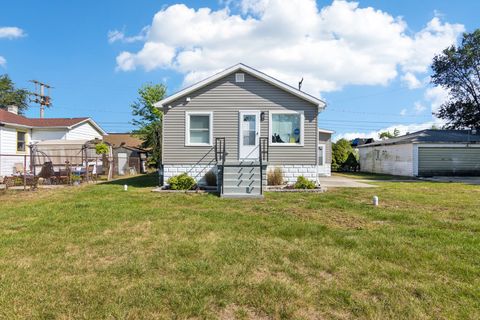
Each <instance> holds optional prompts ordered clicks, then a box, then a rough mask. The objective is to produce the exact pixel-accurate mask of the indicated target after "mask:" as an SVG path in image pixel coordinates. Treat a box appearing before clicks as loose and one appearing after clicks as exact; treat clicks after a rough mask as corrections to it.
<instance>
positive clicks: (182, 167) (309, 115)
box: [156, 64, 332, 196]
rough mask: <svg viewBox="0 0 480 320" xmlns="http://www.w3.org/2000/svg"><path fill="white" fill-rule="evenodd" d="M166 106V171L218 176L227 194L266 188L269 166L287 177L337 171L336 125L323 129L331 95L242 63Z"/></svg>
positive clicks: (257, 192) (173, 97)
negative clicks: (320, 120)
mask: <svg viewBox="0 0 480 320" xmlns="http://www.w3.org/2000/svg"><path fill="white" fill-rule="evenodd" d="M156 106H157V107H158V108H162V109H163V112H164V118H163V119H164V120H163V121H164V125H163V144H162V146H163V155H162V156H163V159H162V160H163V161H162V164H163V175H164V181H167V180H168V178H170V177H172V176H175V175H178V174H180V173H183V172H186V173H188V174H189V175H190V176H193V177H195V179H196V180H197V182H198V183H199V184H202V183H204V176H205V174H206V173H207V172H208V171H212V172H214V173H215V174H216V175H217V181H218V184H219V187H220V190H221V194H222V195H224V196H235V195H253V196H260V195H261V194H262V189H263V188H262V186H263V185H266V172H267V171H268V170H271V169H273V168H275V167H281V168H282V170H283V173H284V178H285V181H286V182H288V183H293V182H295V181H296V179H297V177H298V176H300V175H303V176H305V177H306V178H308V179H310V180H312V181H316V180H317V178H318V176H319V175H330V163H331V151H330V148H331V145H330V136H331V133H332V131H328V130H320V131H319V129H318V114H319V113H320V112H321V111H322V110H323V109H324V108H325V102H323V101H322V100H320V99H318V98H315V97H313V96H311V95H309V94H307V93H305V92H303V91H300V90H298V89H296V88H294V87H291V86H289V85H287V84H285V83H283V82H281V81H279V80H277V79H275V78H273V77H270V76H268V75H266V74H265V73H262V72H260V71H258V70H255V69H253V68H251V67H248V66H246V65H244V64H238V65H235V66H233V67H231V68H228V69H226V70H224V71H222V72H220V73H217V74H215V75H213V76H212V77H209V78H207V79H205V80H203V81H200V82H198V83H197V84H195V85H192V86H190V87H188V88H186V89H183V90H181V91H179V92H177V93H175V94H173V95H171V96H170V97H167V98H165V99H163V100H162V101H159V102H158V103H156Z"/></svg>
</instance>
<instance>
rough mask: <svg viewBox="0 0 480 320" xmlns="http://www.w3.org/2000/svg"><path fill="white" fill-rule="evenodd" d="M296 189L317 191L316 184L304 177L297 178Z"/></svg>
mask: <svg viewBox="0 0 480 320" xmlns="http://www.w3.org/2000/svg"><path fill="white" fill-rule="evenodd" d="M294 187H295V189H315V182H313V181H310V180H308V179H307V178H305V177H304V176H300V177H298V178H297V182H295V186H294Z"/></svg>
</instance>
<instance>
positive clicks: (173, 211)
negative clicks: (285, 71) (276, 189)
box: [0, 176, 480, 319]
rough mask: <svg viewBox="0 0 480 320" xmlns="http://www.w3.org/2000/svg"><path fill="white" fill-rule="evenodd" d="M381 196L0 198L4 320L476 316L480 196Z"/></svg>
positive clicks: (142, 190)
mask: <svg viewBox="0 0 480 320" xmlns="http://www.w3.org/2000/svg"><path fill="white" fill-rule="evenodd" d="M124 183H127V184H128V185H129V190H128V191H127V192H124V191H123V187H122V186H123V184H124ZM376 184H377V185H378V186H379V187H378V188H374V189H346V188H345V189H337V190H334V191H331V192H327V193H324V194H311V193H294V194H293V193H292V194H290V193H270V194H267V195H266V198H265V199H264V200H258V201H256V200H255V201H252V200H233V199H220V198H218V197H216V196H214V195H208V194H161V193H152V192H150V190H151V186H152V185H155V178H154V177H152V176H150V177H138V178H133V179H132V180H121V181H118V182H114V183H110V184H102V185H95V186H86V187H78V188H75V187H71V188H67V189H63V190H42V191H39V192H25V193H23V192H17V193H7V194H5V195H0V201H1V202H0V203H1V204H0V318H5V319H12V318H17V319H20V318H28V319H31V318H42V319H70V318H80V319H98V318H112V319H120V318H121V319H138V318H144V319H145V318H147V319H148V318H155V319H171V318H177V319H178V318H180V319H184V318H200V319H216V318H220V319H250V318H266V319H268V318H274V319H318V318H331V319H358V318H364V319H372V318H373V319H389V318H390V319H402V318H403V319H412V318H416V319H422V318H424V319H428V318H430V319H450V318H461V319H469V318H470V319H475V318H476V319H478V318H480V311H479V310H480V259H479V257H480V236H479V233H480V205H479V204H480V202H479V199H480V188H479V187H475V186H467V185H462V184H442V183H431V182H430V183H429V182H415V183H401V182H380V183H376ZM374 194H376V195H378V196H379V198H380V206H379V207H377V208H375V207H373V206H371V205H370V201H371V198H372V196H373V195H374Z"/></svg>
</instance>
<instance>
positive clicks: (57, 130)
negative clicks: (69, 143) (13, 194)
mask: <svg viewBox="0 0 480 320" xmlns="http://www.w3.org/2000/svg"><path fill="white" fill-rule="evenodd" d="M104 134H106V133H105V131H104V130H103V129H102V128H101V127H100V126H98V124H96V123H95V122H94V121H93V120H92V119H90V118H42V119H34V118H26V117H24V116H21V115H18V114H17V109H16V108H14V107H9V110H8V111H7V110H3V109H0V177H2V176H6V175H11V174H13V173H15V172H16V171H18V168H19V166H20V167H21V166H23V163H24V162H26V165H27V167H29V165H30V157H29V151H30V150H29V147H28V145H29V144H31V143H37V142H40V141H45V140H93V139H103V135H104Z"/></svg>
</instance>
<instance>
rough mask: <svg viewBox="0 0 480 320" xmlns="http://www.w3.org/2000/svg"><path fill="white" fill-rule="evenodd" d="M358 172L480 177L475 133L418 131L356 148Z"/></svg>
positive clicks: (478, 139) (479, 144)
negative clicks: (358, 163)
mask: <svg viewBox="0 0 480 320" xmlns="http://www.w3.org/2000/svg"><path fill="white" fill-rule="evenodd" d="M358 149H359V155H360V170H361V171H364V172H373V173H386V174H391V175H401V176H418V177H425V176H460V175H463V176H465V175H475V176H479V175H480V134H479V132H477V131H475V130H422V131H418V132H414V133H411V134H407V135H404V136H401V137H397V138H392V139H387V140H382V141H377V142H373V143H368V144H364V145H361V146H358Z"/></svg>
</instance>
